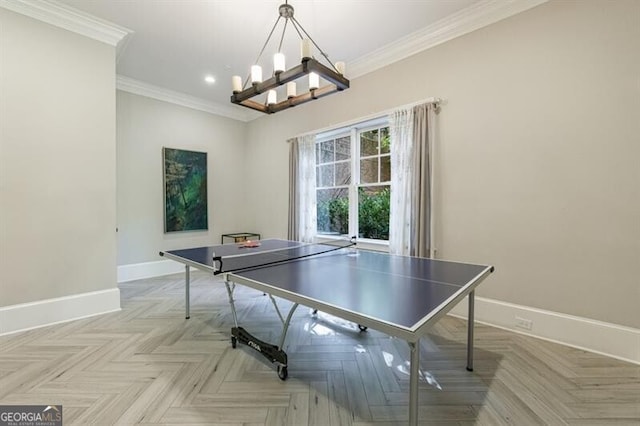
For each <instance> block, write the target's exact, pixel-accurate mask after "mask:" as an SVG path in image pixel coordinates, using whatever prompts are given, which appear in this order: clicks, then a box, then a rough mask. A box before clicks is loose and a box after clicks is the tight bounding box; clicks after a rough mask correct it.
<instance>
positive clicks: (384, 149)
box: [380, 127, 391, 154]
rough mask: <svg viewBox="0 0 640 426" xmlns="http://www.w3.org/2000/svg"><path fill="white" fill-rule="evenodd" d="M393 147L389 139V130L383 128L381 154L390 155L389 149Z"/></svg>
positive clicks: (381, 132) (381, 130)
mask: <svg viewBox="0 0 640 426" xmlns="http://www.w3.org/2000/svg"><path fill="white" fill-rule="evenodd" d="M390 145H391V137H389V128H388V127H383V128H382V129H380V153H381V154H388V153H389V152H390V151H389V147H390Z"/></svg>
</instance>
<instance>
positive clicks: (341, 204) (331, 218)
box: [316, 188, 349, 235]
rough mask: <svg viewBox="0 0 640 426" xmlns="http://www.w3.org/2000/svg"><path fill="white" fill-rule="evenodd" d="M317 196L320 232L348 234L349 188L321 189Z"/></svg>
mask: <svg viewBox="0 0 640 426" xmlns="http://www.w3.org/2000/svg"><path fill="white" fill-rule="evenodd" d="M316 197H317V206H318V209H317V214H318V233H319V234H332V235H346V234H348V233H349V190H348V189H347V188H340V189H319V190H318V191H317V193H316Z"/></svg>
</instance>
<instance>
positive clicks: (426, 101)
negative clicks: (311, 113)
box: [287, 96, 444, 143]
mask: <svg viewBox="0 0 640 426" xmlns="http://www.w3.org/2000/svg"><path fill="white" fill-rule="evenodd" d="M442 102H444V100H443V99H440V98H435V97H433V96H432V97H430V98H426V99H423V100H421V101H416V102H411V103H409V104H405V105H400V106H397V107H394V108H390V109H387V110H384V111H380V112H376V113H373V114H369V115H366V116H364V117H360V118H356V119H353V120H349V121H345V122H342V123H340V124H334V125H331V126H327V127H324V128H322V129H318V130H313V131H311V132H305V133H300V134H298V135H296V136H293V137H292V138H289V139H287V143H289V141H290V140H291V139H293V138H301V137H303V136H308V135H317V134H318V133H324V132H328V131H329V130H337V129H340V128H342V127H349V126H352V125H354V124H358V123H361V122H363V121H368V120H373V119H375V118H380V117H382V116H385V115H389V114H391V113H392V112H393V111H396V110H398V109H403V108H412V107H414V106H418V105H422V104H434V105H438V104H441V103H442Z"/></svg>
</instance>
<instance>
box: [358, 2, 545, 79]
mask: <svg viewBox="0 0 640 426" xmlns="http://www.w3.org/2000/svg"><path fill="white" fill-rule="evenodd" d="M547 1H549V0H509V1H507V0H482V1H479V2H477V3H474V4H472V5H471V6H469V7H467V8H465V9H463V10H461V11H459V12H457V13H455V14H453V15H451V16H449V17H447V18H444V19H441V20H440V21H438V22H435V23H434V24H432V25H429V26H427V27H425V28H422V29H420V30H418V31H416V32H414V33H411V34H409V35H407V36H405V37H402V38H400V39H398V40H396V41H394V42H392V43H389V44H387V45H384V46H382V47H380V48H378V49H376V50H374V51H372V52H371V53H368V54H366V55H364V56H361V57H360V58H358V59H356V60H354V61H353V62H351V63H349V78H350V79H353V78H356V77H360V76H362V75H365V74H368V73H370V72H373V71H375V70H377V69H380V68H382V67H385V66H387V65H390V64H392V63H394V62H398V61H400V60H402V59H405V58H408V57H409V56H412V55H415V54H416V53H419V52H422V51H424V50H427V49H430V48H432V47H435V46H437V45H439V44H442V43H444V42H446V41H449V40H452V39H454V38H456V37H460V36H462V35H465V34H468V33H470V32H472V31H475V30H477V29H480V28H482V27H486V26H487V25H491V24H493V23H495V22H498V21H501V20H503V19H505V18H508V17H510V16H513V15H516V14H518V13H521V12H524V11H525V10H528V9H531V8H533V7H536V6H538V5H540V4H542V3H546V2H547Z"/></svg>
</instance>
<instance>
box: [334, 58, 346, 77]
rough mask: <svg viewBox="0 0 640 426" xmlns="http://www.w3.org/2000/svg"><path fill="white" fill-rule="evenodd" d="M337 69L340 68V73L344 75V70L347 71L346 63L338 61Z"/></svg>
mask: <svg viewBox="0 0 640 426" xmlns="http://www.w3.org/2000/svg"><path fill="white" fill-rule="evenodd" d="M336 69H337V70H338V73H340V74H342V75H344V72H345V71H346V65H345V64H344V62H342V61H340V62H336Z"/></svg>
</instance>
